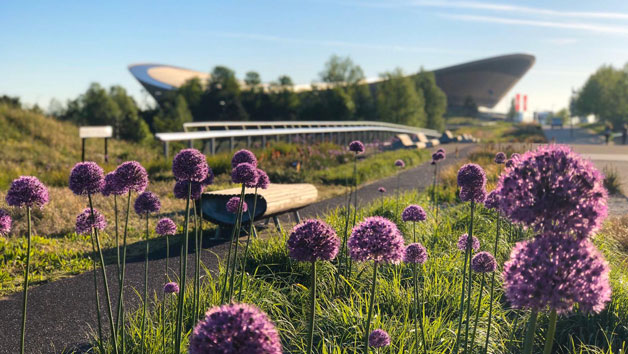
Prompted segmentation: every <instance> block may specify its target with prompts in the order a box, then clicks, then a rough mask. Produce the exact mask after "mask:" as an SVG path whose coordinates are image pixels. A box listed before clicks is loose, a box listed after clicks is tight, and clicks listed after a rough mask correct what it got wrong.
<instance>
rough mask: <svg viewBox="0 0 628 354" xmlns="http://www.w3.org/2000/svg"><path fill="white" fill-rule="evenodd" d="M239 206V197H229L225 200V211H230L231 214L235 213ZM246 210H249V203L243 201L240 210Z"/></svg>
mask: <svg viewBox="0 0 628 354" xmlns="http://www.w3.org/2000/svg"><path fill="white" fill-rule="evenodd" d="M239 207H240V197H231V198H230V199H229V200H228V201H227V211H228V212H230V213H231V214H236V213H237V212H238V208H239ZM247 210H249V205H248V204H247V203H246V202H244V203H243V204H242V212H243V213H245V212H246V211H247Z"/></svg>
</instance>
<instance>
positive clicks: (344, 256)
mask: <svg viewBox="0 0 628 354" xmlns="http://www.w3.org/2000/svg"><path fill="white" fill-rule="evenodd" d="M347 184H348V183H347ZM352 192H353V188H352V187H349V194H348V195H347V208H346V211H347V217H346V218H345V228H344V233H343V236H342V250H341V251H340V257H338V270H337V271H338V276H337V277H336V291H337V290H338V284H339V282H340V274H341V273H342V272H343V268H342V261H343V260H344V263H345V267H346V266H347V263H348V256H347V254H346V252H345V250H346V248H347V234H348V232H349V218H350V217H351V193H352ZM345 275H346V274H345Z"/></svg>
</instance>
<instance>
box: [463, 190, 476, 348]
mask: <svg viewBox="0 0 628 354" xmlns="http://www.w3.org/2000/svg"><path fill="white" fill-rule="evenodd" d="M474 209H475V202H474V201H473V200H472V201H471V221H470V222H469V237H468V238H467V248H468V249H469V275H468V277H469V281H468V282H467V286H468V288H467V319H466V324H465V333H464V343H465V347H466V345H467V343H468V342H467V341H468V339H469V324H470V322H471V288H472V285H473V272H472V269H471V252H472V250H473V249H472V246H473V210H474Z"/></svg>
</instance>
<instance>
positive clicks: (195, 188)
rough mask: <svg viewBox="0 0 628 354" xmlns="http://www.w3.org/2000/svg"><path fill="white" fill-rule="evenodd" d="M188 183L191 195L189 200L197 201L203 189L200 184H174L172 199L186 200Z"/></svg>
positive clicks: (182, 182) (179, 182)
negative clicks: (190, 185)
mask: <svg viewBox="0 0 628 354" xmlns="http://www.w3.org/2000/svg"><path fill="white" fill-rule="evenodd" d="M189 183H192V193H191V194H190V198H191V199H192V200H198V199H199V198H200V197H201V194H202V193H203V188H204V187H205V186H203V184H202V183H200V182H189V181H177V182H176V183H175V184H174V190H173V192H174V197H175V198H177V199H187V198H188V186H189Z"/></svg>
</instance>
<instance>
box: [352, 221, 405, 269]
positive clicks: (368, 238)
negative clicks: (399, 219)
mask: <svg viewBox="0 0 628 354" xmlns="http://www.w3.org/2000/svg"><path fill="white" fill-rule="evenodd" d="M348 247H349V252H350V255H351V258H353V259H354V260H356V261H359V262H364V261H369V260H372V261H375V262H377V263H393V264H397V263H399V262H400V261H401V258H402V257H403V251H404V249H405V247H404V245H403V237H402V236H401V233H400V232H399V230H398V229H397V226H396V225H395V224H394V223H393V222H392V221H390V220H388V219H386V218H383V217H381V216H371V217H368V218H366V219H364V221H363V222H361V223H360V224H358V225H356V226H355V227H354V228H353V230H352V231H351V237H349V241H348Z"/></svg>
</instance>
